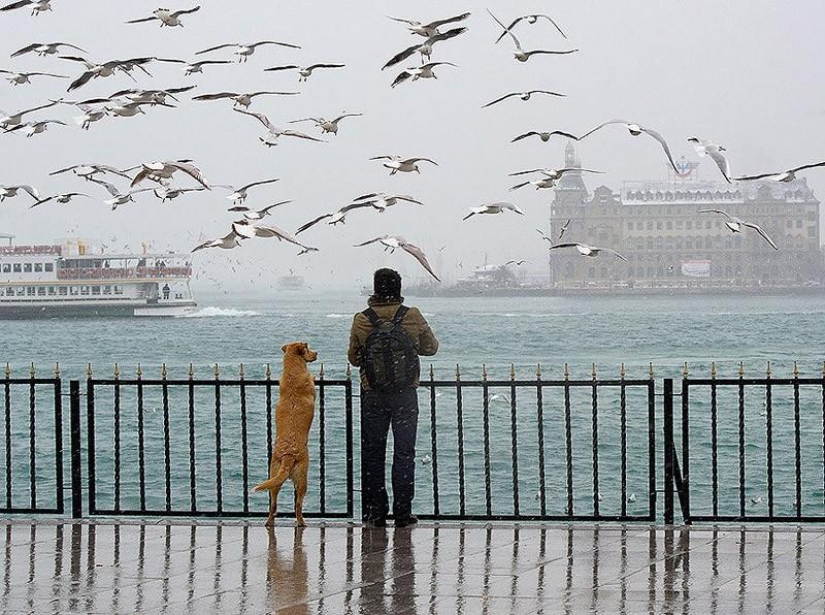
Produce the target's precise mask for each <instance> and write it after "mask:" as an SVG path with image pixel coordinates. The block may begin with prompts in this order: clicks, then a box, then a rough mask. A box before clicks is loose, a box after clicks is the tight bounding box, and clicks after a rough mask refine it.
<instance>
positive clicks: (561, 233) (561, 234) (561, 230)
mask: <svg viewBox="0 0 825 615" xmlns="http://www.w3.org/2000/svg"><path fill="white" fill-rule="evenodd" d="M569 227H570V218H567V222H565V223H564V224H562V226H561V228H559V236H558V238H557V239H556V241H561V238H562V237H564V234H565V233H566V232H567V229H568V228H569ZM551 243H552V242H551Z"/></svg>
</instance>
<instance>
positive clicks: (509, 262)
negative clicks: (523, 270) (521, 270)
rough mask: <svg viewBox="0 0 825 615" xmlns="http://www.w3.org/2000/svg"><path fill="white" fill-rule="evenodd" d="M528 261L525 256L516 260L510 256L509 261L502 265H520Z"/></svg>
mask: <svg viewBox="0 0 825 615" xmlns="http://www.w3.org/2000/svg"><path fill="white" fill-rule="evenodd" d="M529 262H530V261H528V260H527V259H526V258H521V259H518V260H516V259H514V258H511V259H510V260H509V261H507V262H506V263H504V266H505V267H506V266H507V265H515V266H516V267H521V266H522V265H523V264H524V263H529Z"/></svg>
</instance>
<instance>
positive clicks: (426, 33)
mask: <svg viewBox="0 0 825 615" xmlns="http://www.w3.org/2000/svg"><path fill="white" fill-rule="evenodd" d="M469 16H470V14H469V13H462V14H461V15H456V16H455V17H447V18H446V19H437V20H435V21H431V22H430V23H421V22H420V21H415V20H414V19H403V18H401V17H390V16H389V15H388V16H387V17H388V18H389V19H392V20H393V21H400V22H402V23H405V24H407V28H408V29H409V31H410V33H411V34H418V35H419V36H423V37H425V38H429V37H431V36H435V35H436V34H441V32H440V31H439V30H438V28H439V27H440V26H443V25H445V24H448V23H455V22H457V21H464V20H465V19H467V18H468V17H469Z"/></svg>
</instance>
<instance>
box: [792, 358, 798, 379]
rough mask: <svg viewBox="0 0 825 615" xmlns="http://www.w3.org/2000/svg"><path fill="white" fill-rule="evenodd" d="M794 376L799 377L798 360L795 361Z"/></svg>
mask: <svg viewBox="0 0 825 615" xmlns="http://www.w3.org/2000/svg"><path fill="white" fill-rule="evenodd" d="M793 377H794V379H796V378H799V366H798V365H797V364H796V361H794V362H793Z"/></svg>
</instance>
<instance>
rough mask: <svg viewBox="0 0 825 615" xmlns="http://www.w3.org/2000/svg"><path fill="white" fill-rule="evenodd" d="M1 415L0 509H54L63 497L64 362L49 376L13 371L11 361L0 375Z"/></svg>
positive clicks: (37, 511) (58, 512)
mask: <svg viewBox="0 0 825 615" xmlns="http://www.w3.org/2000/svg"><path fill="white" fill-rule="evenodd" d="M0 388H2V402H0V403H2V407H3V421H2V425H0V448H2V467H3V472H2V473H0V494H2V495H0V513H6V514H16V513H20V514H56V515H61V514H63V511H64V503H63V495H64V494H63V403H62V397H61V388H62V385H61V379H60V368H59V366H57V365H56V366H55V368H54V375H53V377H51V378H41V377H38V376H37V374H36V372H35V367H34V364H33V363H32V364H31V367H30V368H29V370H28V377H21V378H18V377H12V371H11V368H10V367H9V364H8V363H7V364H6V367H5V369H4V371H3V378H0Z"/></svg>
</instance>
